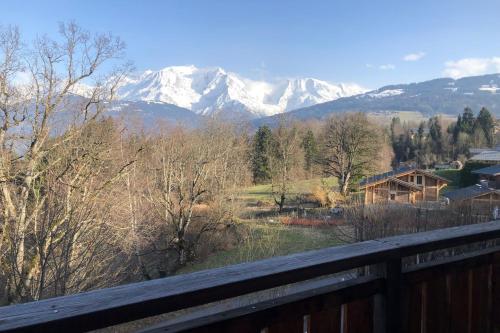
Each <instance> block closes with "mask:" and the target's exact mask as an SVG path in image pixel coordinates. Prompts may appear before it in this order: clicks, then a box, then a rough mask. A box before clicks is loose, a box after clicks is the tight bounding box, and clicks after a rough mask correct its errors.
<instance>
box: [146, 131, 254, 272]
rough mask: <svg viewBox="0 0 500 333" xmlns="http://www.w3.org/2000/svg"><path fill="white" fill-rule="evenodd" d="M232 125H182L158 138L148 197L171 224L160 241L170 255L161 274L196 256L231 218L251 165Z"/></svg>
mask: <svg viewBox="0 0 500 333" xmlns="http://www.w3.org/2000/svg"><path fill="white" fill-rule="evenodd" d="M231 131H232V129H231V128H230V127H227V126H225V127H224V126H223V127H222V128H221V127H217V126H213V125H209V126H208V127H207V128H205V129H200V130H199V131H198V132H189V131H187V130H185V129H182V128H177V129H175V130H172V131H170V133H169V134H168V135H163V136H161V137H160V138H159V139H157V140H158V141H156V142H155V144H154V146H155V149H154V151H153V152H152V154H151V161H150V163H149V165H150V171H149V172H148V173H147V174H148V186H147V191H146V193H145V197H146V199H147V200H148V201H149V203H150V205H151V211H152V212H153V213H154V217H155V219H157V220H158V221H159V223H160V224H161V225H162V226H163V230H165V237H164V238H165V239H163V241H162V242H161V244H160V245H158V246H155V247H156V248H155V250H156V251H157V252H158V251H160V252H161V253H163V254H164V258H165V260H164V261H163V262H162V263H160V264H161V265H162V266H163V267H164V268H162V269H159V271H160V272H159V273H160V276H162V275H165V274H168V273H172V272H174V271H175V270H177V269H178V268H179V267H182V266H184V265H185V264H186V263H187V262H188V261H189V260H190V259H193V256H195V248H196V246H197V245H198V244H199V241H200V239H201V238H202V237H203V235H205V234H207V233H210V232H214V231H217V230H218V229H219V228H224V226H225V225H226V224H227V223H230V222H231V218H232V216H233V214H234V211H233V209H232V207H233V206H232V205H231V203H232V202H234V193H235V192H236V186H237V185H238V184H241V182H242V180H243V177H242V170H247V169H248V168H247V166H246V165H245V162H244V158H245V155H246V152H244V151H243V150H242V147H243V146H242V145H241V144H240V143H239V142H238V141H237V140H238V139H237V137H236V136H235V135H234V134H232V132H231Z"/></svg>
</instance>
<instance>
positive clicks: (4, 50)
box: [0, 23, 124, 302]
mask: <svg viewBox="0 0 500 333" xmlns="http://www.w3.org/2000/svg"><path fill="white" fill-rule="evenodd" d="M60 36H61V38H60V39H59V40H52V39H49V38H48V37H39V38H37V39H36V41H35V42H34V43H33V45H32V46H31V47H28V46H26V45H25V44H23V43H22V41H21V37H20V34H19V32H18V30H17V29H16V28H12V27H8V28H6V29H3V30H0V112H1V115H0V202H1V205H2V211H1V218H0V219H1V220H0V223H1V225H0V227H1V238H0V254H1V259H0V263H1V267H2V274H3V276H4V279H5V281H6V283H5V289H4V293H3V294H4V296H5V297H6V299H7V301H14V302H17V301H23V300H30V299H39V298H41V297H44V296H45V294H44V292H45V290H46V289H47V288H48V287H51V288H52V289H51V290H52V294H64V293H66V292H68V289H72V290H73V291H74V290H81V289H85V288H88V287H89V285H88V284H87V285H86V283H87V282H88V281H86V278H87V277H88V276H90V275H92V272H90V271H81V270H79V268H81V267H82V265H83V261H85V262H86V263H88V260H92V259H94V258H95V257H94V256H93V255H92V254H95V252H93V251H95V249H96V248H97V245H98V244H95V243H93V244H92V242H93V240H92V239H91V237H92V235H95V234H96V233H97V234H99V232H101V231H102V229H99V228H102V227H103V226H102V225H97V226H96V225H91V224H90V222H91V221H92V220H93V219H94V218H95V215H93V214H92V209H95V208H97V203H98V200H97V198H98V197H99V195H100V193H101V190H102V188H104V187H105V185H106V184H109V183H110V182H111V181H112V180H113V179H114V178H115V177H116V176H117V174H119V173H120V170H114V172H111V170H110V169H109V168H107V167H106V166H105V164H103V159H102V158H103V155H102V154H103V153H105V152H106V144H102V141H99V140H97V141H90V142H88V141H85V140H87V139H89V138H90V137H92V136H93V135H95V133H93V134H92V133H91V132H89V131H91V130H90V127H89V126H94V125H92V124H95V123H96V121H98V119H99V117H100V115H101V114H102V112H103V110H104V107H105V102H108V101H110V100H111V99H112V98H113V96H114V93H115V90H116V87H117V85H118V83H119V81H120V79H121V78H122V76H123V73H122V71H121V70H118V69H117V70H116V71H113V72H112V73H109V74H108V75H105V73H103V72H102V71H100V68H101V67H102V65H103V64H104V63H106V62H108V61H109V60H112V59H114V58H117V57H119V56H121V55H122V52H123V49H124V44H123V43H122V42H121V41H120V39H118V38H115V37H113V36H112V35H109V34H105V35H103V34H101V35H91V34H90V33H88V32H86V31H84V30H82V29H81V28H80V27H78V26H77V25H76V24H74V23H69V24H61V25H60ZM75 93H80V94H84V95H85V96H86V97H82V96H77V95H75ZM101 139H102V138H101ZM118 169H120V168H118ZM102 170H107V171H110V172H106V173H100V174H96V172H99V171H102ZM104 175H107V178H103V177H104ZM99 208H102V206H100V207H99ZM89 237H90V238H89ZM84 239H86V241H83V240H84ZM77 240H82V242H79V241H78V242H77ZM96 241H97V240H96ZM84 258H85V259H84Z"/></svg>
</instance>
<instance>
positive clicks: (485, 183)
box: [443, 164, 500, 211]
mask: <svg viewBox="0 0 500 333" xmlns="http://www.w3.org/2000/svg"><path fill="white" fill-rule="evenodd" d="M472 173H473V174H477V175H479V183H478V184H475V185H472V186H467V187H464V188H460V189H458V190H455V191H451V192H447V193H445V194H443V196H444V197H446V198H448V199H449V200H450V202H451V203H469V204H471V205H472V206H473V207H474V208H479V209H484V210H485V211H486V210H489V211H493V210H495V209H498V208H495V207H500V165H498V164H497V165H492V166H489V167H486V168H482V169H479V170H474V171H472Z"/></svg>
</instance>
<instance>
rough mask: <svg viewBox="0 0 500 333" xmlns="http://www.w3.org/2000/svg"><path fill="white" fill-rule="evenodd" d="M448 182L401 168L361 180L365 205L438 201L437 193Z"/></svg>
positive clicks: (408, 168) (412, 169) (419, 171)
mask: <svg viewBox="0 0 500 333" xmlns="http://www.w3.org/2000/svg"><path fill="white" fill-rule="evenodd" d="M448 183H449V181H448V180H447V179H445V178H443V177H440V176H437V175H434V174H432V173H430V172H428V171H424V170H420V169H417V168H411V167H403V168H398V169H395V170H392V171H389V172H386V173H383V174H379V175H375V176H372V177H368V178H365V179H363V180H362V181H361V182H360V184H359V189H360V190H364V191H365V204H374V203H383V202H399V203H416V202H420V201H438V200H439V192H440V191H441V189H442V188H443V187H445V186H446V185H447V184H448Z"/></svg>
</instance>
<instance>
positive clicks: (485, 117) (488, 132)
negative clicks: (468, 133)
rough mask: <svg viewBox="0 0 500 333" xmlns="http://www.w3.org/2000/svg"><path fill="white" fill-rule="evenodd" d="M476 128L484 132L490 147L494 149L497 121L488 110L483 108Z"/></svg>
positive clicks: (478, 116)
mask: <svg viewBox="0 0 500 333" xmlns="http://www.w3.org/2000/svg"><path fill="white" fill-rule="evenodd" d="M476 127H477V128H480V129H481V130H482V131H483V133H484V138H485V139H486V144H487V145H488V147H493V145H494V130H495V120H494V119H493V116H492V115H491V113H490V111H488V109H487V108H485V107H483V108H481V111H479V114H478V115H477V119H476Z"/></svg>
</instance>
